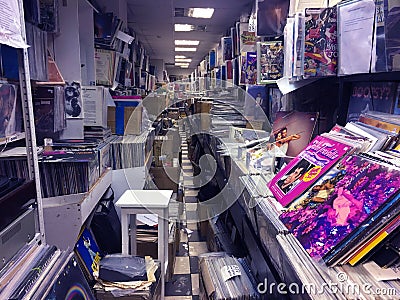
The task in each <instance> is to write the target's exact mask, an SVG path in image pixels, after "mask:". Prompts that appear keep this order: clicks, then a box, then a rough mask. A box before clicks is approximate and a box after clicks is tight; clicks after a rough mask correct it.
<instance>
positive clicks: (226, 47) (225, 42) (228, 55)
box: [221, 37, 233, 62]
mask: <svg viewBox="0 0 400 300" xmlns="http://www.w3.org/2000/svg"><path fill="white" fill-rule="evenodd" d="M221 45H222V61H223V62H225V61H227V60H231V59H232V57H233V56H232V51H233V49H232V38H230V37H223V38H221Z"/></svg>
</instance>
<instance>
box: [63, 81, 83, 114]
mask: <svg viewBox="0 0 400 300" xmlns="http://www.w3.org/2000/svg"><path fill="white" fill-rule="evenodd" d="M64 93H65V113H66V117H67V118H82V117H83V112H82V99H81V85H80V83H79V82H75V81H74V82H71V83H68V82H66V85H65V88H64Z"/></svg>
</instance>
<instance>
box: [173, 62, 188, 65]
mask: <svg viewBox="0 0 400 300" xmlns="http://www.w3.org/2000/svg"><path fill="white" fill-rule="evenodd" d="M188 65H189V63H184V62H176V63H175V66H188Z"/></svg>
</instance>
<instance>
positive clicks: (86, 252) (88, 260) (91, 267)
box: [74, 228, 101, 280]
mask: <svg viewBox="0 0 400 300" xmlns="http://www.w3.org/2000/svg"><path fill="white" fill-rule="evenodd" d="M74 251H75V253H76V255H77V257H78V258H79V260H80V261H81V263H82V266H83V269H84V271H85V273H86V276H87V277H88V278H89V279H91V280H93V278H94V275H93V273H94V272H97V273H98V272H99V266H100V265H99V264H100V259H101V255H100V249H99V246H98V245H97V243H96V241H95V239H94V237H93V235H92V232H91V231H90V230H89V229H88V228H84V229H83V230H82V232H81V234H80V235H79V237H78V241H77V242H76V245H75V249H74Z"/></svg>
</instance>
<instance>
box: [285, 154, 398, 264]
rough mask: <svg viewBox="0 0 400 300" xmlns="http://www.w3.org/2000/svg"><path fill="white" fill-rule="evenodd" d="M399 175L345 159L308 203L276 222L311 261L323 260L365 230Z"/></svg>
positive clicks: (315, 187)
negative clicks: (306, 253)
mask: <svg viewBox="0 0 400 300" xmlns="http://www.w3.org/2000/svg"><path fill="white" fill-rule="evenodd" d="M399 188H400V171H399V170H397V169H394V168H391V167H388V166H387V165H382V164H379V163H376V162H373V161H371V160H368V159H365V158H363V157H360V156H356V155H353V156H349V157H348V158H346V159H344V160H342V161H341V162H340V163H339V164H338V165H336V166H335V167H334V168H332V169H331V170H330V171H329V172H328V173H327V174H326V175H325V176H323V177H321V178H320V179H319V180H318V181H317V182H316V183H315V184H314V185H313V186H311V187H310V188H309V189H308V190H307V191H306V192H305V195H307V197H308V198H309V199H310V201H309V202H308V203H307V202H306V203H304V204H301V205H298V206H296V207H295V209H294V210H289V211H287V212H284V213H282V215H281V216H280V219H281V220H282V222H283V223H284V224H285V225H286V227H287V228H288V229H289V230H290V231H291V232H292V233H293V235H294V236H295V237H296V238H297V239H298V240H299V242H300V243H301V244H302V246H303V247H304V248H305V250H306V251H307V252H308V253H309V254H310V255H311V256H312V257H323V258H324V259H325V258H326V257H324V256H325V255H326V254H328V252H329V251H332V250H333V249H335V248H336V247H340V243H341V242H342V241H343V240H344V239H347V240H348V241H349V240H350V241H351V239H352V237H355V236H356V235H359V234H360V231H362V230H364V229H365V228H368V227H363V226H362V224H366V223H368V221H369V220H370V217H372V216H374V215H377V213H378V212H379V211H380V210H381V209H382V207H383V206H384V205H385V204H386V203H389V202H390V201H391V200H392V199H395V198H396V197H395V195H396V194H398V192H399Z"/></svg>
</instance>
